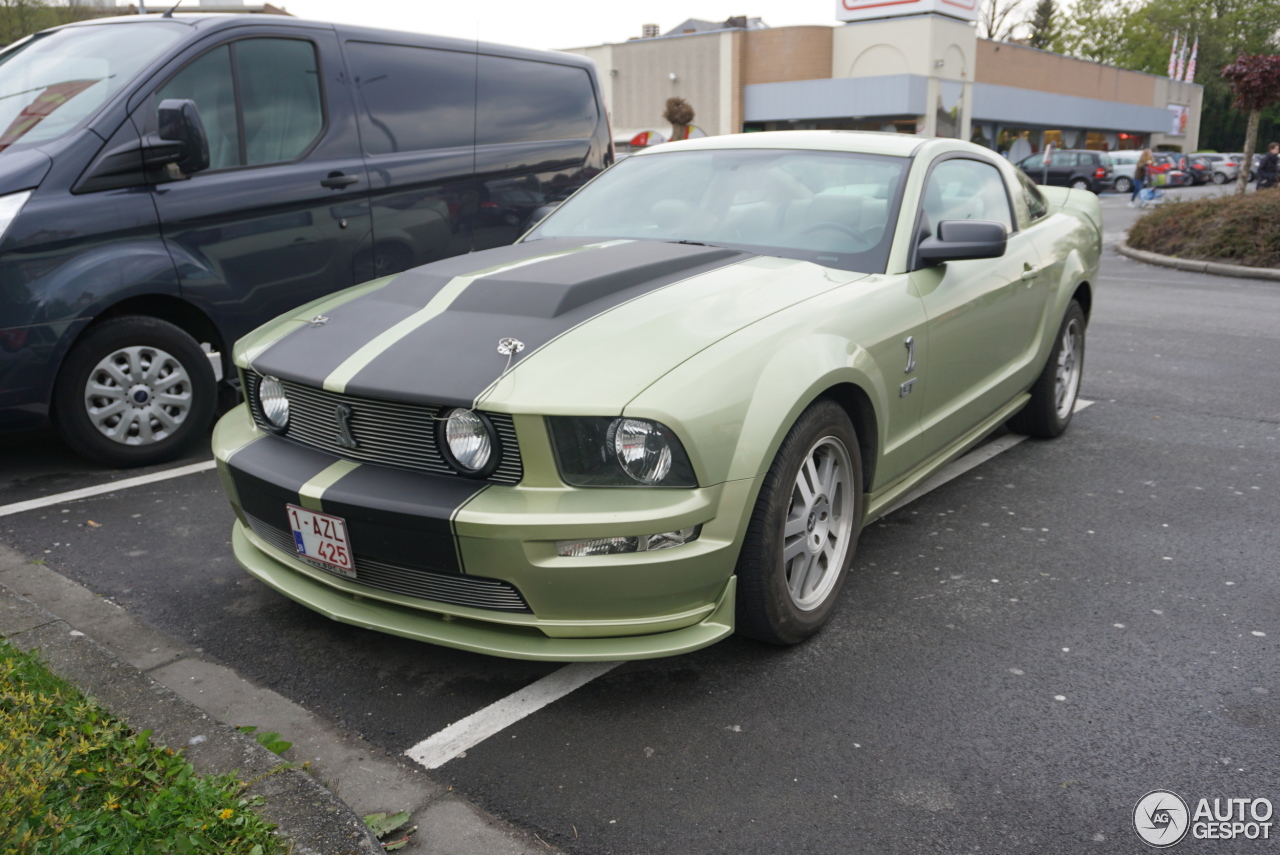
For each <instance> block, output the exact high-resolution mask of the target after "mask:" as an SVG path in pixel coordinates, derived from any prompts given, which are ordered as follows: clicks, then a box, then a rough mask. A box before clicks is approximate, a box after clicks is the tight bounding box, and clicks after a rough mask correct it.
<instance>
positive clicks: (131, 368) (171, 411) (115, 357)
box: [84, 347, 192, 445]
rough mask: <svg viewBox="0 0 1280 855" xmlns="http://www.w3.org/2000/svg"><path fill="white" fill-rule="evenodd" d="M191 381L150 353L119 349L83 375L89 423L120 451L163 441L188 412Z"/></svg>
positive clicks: (159, 353)
mask: <svg viewBox="0 0 1280 855" xmlns="http://www.w3.org/2000/svg"><path fill="white" fill-rule="evenodd" d="M191 403H192V389H191V378H190V377H189V376H188V375H187V369H186V368H184V367H183V365H182V363H181V362H179V361H178V360H177V359H175V358H174V357H173V356H171V355H169V354H168V353H165V352H164V351H163V350H160V349H158V348H154V347H123V348H121V349H120V350H117V351H116V352H115V353H112V354H111V355H109V356H107V357H105V358H104V359H103V360H102V361H101V362H99V363H98V364H97V365H95V366H94V368H93V371H91V372H89V382H88V383H87V384H86V385H85V389H84V406H85V410H86V412H88V414H89V421H91V422H93V426H94V427H96V428H97V429H98V432H99V433H101V434H102V435H103V436H105V437H107V439H110V440H113V441H115V442H118V443H120V444H122V445H150V444H152V443H156V442H160V441H161V440H164V439H168V438H169V437H170V436H172V435H173V432H174V431H176V430H177V429H178V426H179V425H181V424H182V422H183V421H184V420H185V419H186V417H187V414H188V413H189V412H190V411H191Z"/></svg>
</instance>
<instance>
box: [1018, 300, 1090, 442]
mask: <svg viewBox="0 0 1280 855" xmlns="http://www.w3.org/2000/svg"><path fill="white" fill-rule="evenodd" d="M1085 325H1086V324H1085V316H1084V309H1082V308H1081V307H1080V304H1079V303H1078V302H1076V301H1075V300H1072V301H1071V303H1070V305H1068V306H1067V313H1066V315H1065V316H1064V317H1063V319H1062V325H1061V326H1060V327H1058V333H1057V336H1056V337H1055V338H1054V341H1053V349H1052V350H1050V351H1049V359H1048V361H1047V362H1046V363H1045V366H1044V369H1043V370H1042V371H1041V372H1040V376H1039V377H1038V378H1037V379H1036V382H1035V385H1033V386H1032V387H1031V400H1030V401H1029V402H1028V403H1027V405H1026V406H1025V407H1023V408H1022V409H1021V410H1019V411H1018V413H1017V414H1016V415H1014V417H1013V418H1011V419H1009V429H1010V430H1012V431H1014V432H1015V433H1021V434H1026V435H1027V436H1031V437H1036V438H1037V439H1054V438H1055V437H1059V436H1061V435H1062V433H1063V432H1064V431H1065V430H1066V429H1067V426H1068V425H1069V424H1071V416H1072V411H1073V410H1074V408H1075V403H1076V399H1077V398H1078V397H1079V394H1080V378H1081V376H1082V375H1083V373H1084V354H1085V347H1084V344H1085V336H1084V333H1085ZM1068 335H1072V336H1073V338H1075V336H1076V335H1078V338H1075V343H1074V345H1073V348H1072V351H1073V354H1074V359H1073V360H1072V361H1071V365H1070V366H1069V368H1068V370H1069V371H1071V370H1074V371H1075V382H1074V384H1072V383H1070V382H1068V383H1067V385H1068V389H1067V391H1066V393H1065V394H1064V400H1062V401H1059V373H1058V368H1059V361H1060V359H1061V357H1062V353H1063V347H1064V344H1065V339H1066V337H1067V336H1068Z"/></svg>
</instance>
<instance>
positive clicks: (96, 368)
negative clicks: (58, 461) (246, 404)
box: [53, 316, 218, 467]
mask: <svg viewBox="0 0 1280 855" xmlns="http://www.w3.org/2000/svg"><path fill="white" fill-rule="evenodd" d="M129 348H137V349H138V351H137V352H138V354H140V356H139V358H140V360H142V362H141V363H140V364H141V365H144V366H146V367H147V369H149V368H150V367H152V366H156V364H157V362H159V363H160V365H159V367H158V368H157V376H155V377H151V378H148V377H147V376H146V372H145V371H143V372H140V373H139V375H137V376H135V375H133V374H132V373H128V374H124V375H123V376H125V377H126V378H127V379H129V380H134V381H138V382H136V383H132V384H128V383H126V384H121V383H119V382H118V381H117V380H116V379H115V378H114V377H113V376H112V375H110V373H109V372H107V371H106V369H104V368H103V367H102V365H103V363H104V362H105V361H106V360H108V358H109V357H112V356H113V355H119V354H121V353H122V352H126V349H129ZM122 359H124V358H123V357H122ZM124 362H125V363H127V362H128V360H127V359H124ZM117 370H120V369H119V368H117ZM91 377H96V378H97V379H98V380H99V381H102V382H101V383H99V387H102V386H107V387H108V388H109V389H110V390H115V389H120V390H122V392H121V394H120V396H118V398H119V400H120V401H122V402H123V403H124V404H125V405H126V407H125V408H124V410H123V411H122V412H121V415H120V420H119V421H118V422H117V427H116V429H117V430H118V431H119V435H120V437H121V439H120V440H117V439H112V438H111V437H109V436H107V435H106V433H104V430H105V429H108V427H109V425H110V422H111V420H112V419H114V418H115V416H114V415H108V416H105V417H104V416H103V415H101V413H106V412H108V409H109V407H110V406H113V405H114V401H115V400H116V399H115V398H113V397H111V396H105V397H102V396H98V397H93V398H91V397H90V395H89V382H90V379H91ZM114 394H115V393H114V391H112V395H114ZM166 397H167V398H169V399H171V400H172V401H174V402H175V403H172V404H168V403H165V401H164V400H162V399H165V398H166ZM135 398H136V399H137V400H135ZM90 401H94V402H97V403H100V404H101V405H102V406H101V407H100V408H99V410H98V412H99V415H97V416H96V418H97V419H98V422H97V423H95V418H94V417H91V414H90V406H91V404H90ZM217 403H218V390H217V383H216V381H215V380H214V373H213V366H212V365H211V364H210V362H209V357H208V354H206V353H205V352H204V351H203V350H201V349H200V345H198V344H197V343H196V340H195V339H194V338H192V337H191V336H189V335H187V334H186V333H185V332H183V331H182V330H181V329H179V328H178V327H176V326H174V325H173V324H171V323H168V322H166V321H162V320H159V319H157V318H148V317H142V316H129V317H122V318H114V319H112V320H109V321H105V322H104V323H102V324H100V325H98V326H96V327H93V328H91V329H90V330H89V331H88V332H87V333H85V335H84V337H83V338H81V340H80V341H78V342H76V345H75V347H73V348H72V350H71V353H70V354H69V355H68V356H67V359H66V361H65V362H64V363H63V365H62V370H61V372H60V373H59V375H58V383H57V387H56V388H55V389H54V410H53V413H54V416H53V418H54V424H55V426H56V427H57V429H58V433H59V434H61V435H62V438H63V440H64V441H65V442H66V443H67V445H69V446H71V448H72V449H74V450H75V451H76V452H77V453H79V454H81V455H83V456H85V457H87V458H89V459H90V460H96V461H97V462H99V463H105V464H106V465H108V466H117V467H130V466H149V465H151V464H154V463H163V462H164V461H166V460H172V459H173V458H175V457H177V456H179V455H181V454H182V453H183V452H185V451H187V450H188V449H189V448H191V447H192V446H193V445H194V444H195V443H196V442H198V441H200V440H201V439H204V438H206V437H207V434H208V430H209V426H210V424H211V423H212V421H213V416H214V412H215V410H216V407H217ZM153 413H154V414H155V415H154V417H153V416H152V415H150V414H153ZM162 419H167V422H168V423H167V424H166V423H165V422H164V421H162ZM144 422H145V424H144ZM98 423H101V424H103V425H104V426H108V427H104V429H103V430H100V429H99V427H98V426H97V424H98Z"/></svg>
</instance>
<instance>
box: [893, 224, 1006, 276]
mask: <svg viewBox="0 0 1280 855" xmlns="http://www.w3.org/2000/svg"><path fill="white" fill-rule="evenodd" d="M1008 239H1009V234H1008V232H1007V231H1006V230H1005V227H1004V225H1003V224H1001V223H993V222H988V221H986V220H943V221H942V222H940V223H938V234H937V236H936V237H934V236H931V237H927V238H925V239H924V240H922V241H920V245H919V246H918V247H916V259H917V261H918V262H920V263H919V264H918V265H917V266H918V267H919V266H923V265H924V264H941V263H942V262H944V261H964V260H967V259H971V258H999V257H1000V256H1002V255H1004V249H1005V243H1006V242H1007V241H1008Z"/></svg>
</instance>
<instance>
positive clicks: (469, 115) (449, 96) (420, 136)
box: [346, 42, 476, 154]
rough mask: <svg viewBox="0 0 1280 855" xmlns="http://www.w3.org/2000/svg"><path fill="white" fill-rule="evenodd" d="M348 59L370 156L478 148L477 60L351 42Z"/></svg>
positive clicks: (468, 56) (441, 52) (470, 56)
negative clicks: (476, 110) (360, 107)
mask: <svg viewBox="0 0 1280 855" xmlns="http://www.w3.org/2000/svg"><path fill="white" fill-rule="evenodd" d="M346 53H347V59H348V61H349V62H350V63H351V72H352V75H353V76H354V77H355V82H356V87H357V89H359V91H360V99H361V100H362V101H363V102H364V107H365V113H364V115H361V117H360V119H361V128H360V131H361V137H362V138H363V140H364V148H365V151H367V152H368V153H369V154H389V153H391V152H397V151H423V150H426V149H436V148H454V147H456V146H470V145H472V144H473V143H474V142H475V125H476V117H475V105H476V96H475V92H476V57H475V54H470V53H458V52H456V51H447V50H434V49H431V48H418V47H406V46H404V45H385V44H373V43H370V42H347V43H346Z"/></svg>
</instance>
